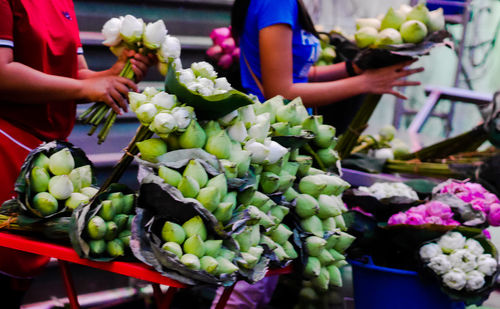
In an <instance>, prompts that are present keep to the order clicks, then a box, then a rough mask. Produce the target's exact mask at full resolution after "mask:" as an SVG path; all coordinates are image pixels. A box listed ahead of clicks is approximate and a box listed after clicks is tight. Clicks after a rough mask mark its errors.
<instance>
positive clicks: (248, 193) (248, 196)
mask: <svg viewBox="0 0 500 309" xmlns="http://www.w3.org/2000/svg"><path fill="white" fill-rule="evenodd" d="M255 192H256V190H255V188H254V187H249V188H246V189H245V190H243V191H241V192H238V203H240V204H243V205H245V206H247V205H250V202H251V201H252V198H253V196H254V194H255Z"/></svg>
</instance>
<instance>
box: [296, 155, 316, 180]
mask: <svg viewBox="0 0 500 309" xmlns="http://www.w3.org/2000/svg"><path fill="white" fill-rule="evenodd" d="M295 161H297V163H299V175H300V176H305V175H307V171H309V169H310V168H311V166H312V163H313V159H312V157H309V156H302V155H300V156H297V157H296V158H295Z"/></svg>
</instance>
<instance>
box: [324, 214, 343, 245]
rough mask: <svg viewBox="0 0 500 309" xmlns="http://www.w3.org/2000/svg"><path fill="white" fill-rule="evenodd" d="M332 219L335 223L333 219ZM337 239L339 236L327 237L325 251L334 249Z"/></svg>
mask: <svg viewBox="0 0 500 309" xmlns="http://www.w3.org/2000/svg"><path fill="white" fill-rule="evenodd" d="M332 219H333V220H334V221H335V219H334V218H332ZM339 239H340V234H333V235H330V237H328V239H327V240H326V249H328V250H330V249H333V247H335V245H336V244H337V242H338V240H339Z"/></svg>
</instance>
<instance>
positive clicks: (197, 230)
mask: <svg viewBox="0 0 500 309" xmlns="http://www.w3.org/2000/svg"><path fill="white" fill-rule="evenodd" d="M182 228H183V229H184V231H185V232H186V236H187V237H192V236H195V235H199V236H200V237H201V240H203V241H205V240H206V239H207V228H206V227H205V223H203V220H202V219H201V217H200V216H195V217H192V218H191V219H189V220H188V221H186V222H184V224H183V225H182Z"/></svg>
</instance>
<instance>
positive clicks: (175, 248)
mask: <svg viewBox="0 0 500 309" xmlns="http://www.w3.org/2000/svg"><path fill="white" fill-rule="evenodd" d="M161 248H162V249H163V250H165V251H168V252H170V253H173V254H175V255H176V256H177V257H178V258H179V259H180V258H181V257H182V254H183V253H182V248H181V246H180V245H179V244H178V243H176V242H172V241H169V242H166V243H164V244H163V246H162V247H161Z"/></svg>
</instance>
